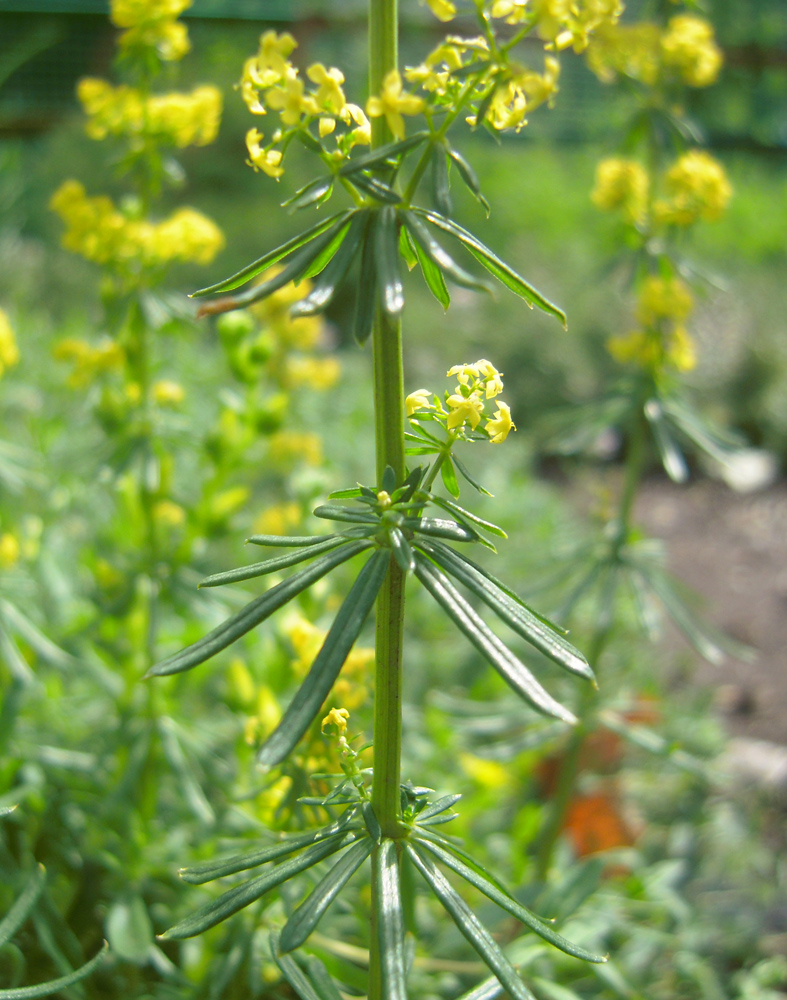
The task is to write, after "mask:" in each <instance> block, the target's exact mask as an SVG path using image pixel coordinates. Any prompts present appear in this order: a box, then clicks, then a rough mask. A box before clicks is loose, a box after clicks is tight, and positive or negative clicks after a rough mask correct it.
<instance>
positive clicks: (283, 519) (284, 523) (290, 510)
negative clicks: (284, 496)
mask: <svg viewBox="0 0 787 1000" xmlns="http://www.w3.org/2000/svg"><path fill="white" fill-rule="evenodd" d="M300 523H301V508H300V507H299V505H298V504H297V503H282V504H276V505H275V506H273V507H269V508H268V509H267V510H265V511H263V512H262V514H260V515H259V517H258V518H256V520H255V521H254V530H255V532H258V533H259V534H260V535H286V534H287V533H288V532H289V531H290V530H291V529H292V528H296V527H297V526H298V525H299V524H300Z"/></svg>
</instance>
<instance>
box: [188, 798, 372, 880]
mask: <svg viewBox="0 0 787 1000" xmlns="http://www.w3.org/2000/svg"><path fill="white" fill-rule="evenodd" d="M353 816H355V810H354V809H348V810H347V812H346V813H344V815H343V816H341V817H340V818H339V819H337V820H336V822H335V823H331V824H330V826H324V827H322V828H321V829H319V830H310V831H308V832H306V833H300V834H296V835H295V836H292V837H287V838H285V839H284V840H281V841H279V842H278V843H277V844H269V845H268V846H267V847H259V848H257V850H255V851H249V852H248V853H246V854H235V855H233V856H232V857H230V858H223V859H221V860H218V861H214V860H211V861H203V862H201V863H200V864H198V865H191V866H190V867H189V868H181V869H180V871H179V872H178V875H180V877H181V878H182V879H183V881H184V882H188V883H189V884H190V885H203V884H204V883H205V882H212V881H213V880H214V879H217V878H223V877H224V876H225V875H234V874H235V873H236V872H244V871H248V870H249V869H250V868H256V867H257V865H263V864H265V863H266V862H267V861H276V860H277V859H278V858H284V857H286V856H287V855H288V854H294V853H295V851H299V850H300V849H301V848H302V847H309V846H310V845H311V844H317V843H319V842H320V841H323V840H327V839H328V838H329V837H334V836H335V835H336V834H337V833H341V832H343V831H345V832H346V831H347V830H349V829H353V827H350V826H349V825H348V824H349V823H350V821H351V820H352V818H353Z"/></svg>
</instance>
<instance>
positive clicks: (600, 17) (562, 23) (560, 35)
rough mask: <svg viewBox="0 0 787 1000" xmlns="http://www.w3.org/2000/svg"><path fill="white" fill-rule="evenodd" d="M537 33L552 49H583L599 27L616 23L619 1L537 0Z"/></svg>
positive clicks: (618, 14)
mask: <svg viewBox="0 0 787 1000" xmlns="http://www.w3.org/2000/svg"><path fill="white" fill-rule="evenodd" d="M536 9H537V17H538V32H539V34H540V35H541V37H542V38H545V39H547V40H548V41H549V42H550V43H551V45H552V46H554V48H555V49H566V48H568V47H569V46H571V47H573V49H574V51H575V52H582V51H584V49H586V48H587V46H588V43H589V41H590V36H591V35H592V34H593V33H594V32H596V31H598V30H599V29H600V28H604V27H607V26H609V25H614V24H617V21H618V18H619V17H620V15H621V14H622V13H623V4H622V3H621V2H620V0H538V2H537V3H536Z"/></svg>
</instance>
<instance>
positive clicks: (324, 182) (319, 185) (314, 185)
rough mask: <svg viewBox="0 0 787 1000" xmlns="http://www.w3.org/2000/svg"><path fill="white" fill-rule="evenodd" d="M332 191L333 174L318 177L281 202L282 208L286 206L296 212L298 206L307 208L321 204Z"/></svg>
mask: <svg viewBox="0 0 787 1000" xmlns="http://www.w3.org/2000/svg"><path fill="white" fill-rule="evenodd" d="M332 192H333V175H332V174H331V175H330V176H328V177H318V178H317V180H315V181H311V182H310V183H309V184H305V185H304V186H303V187H302V188H301V189H300V190H299V191H296V192H295V194H294V195H292V197H290V198H288V199H287V200H286V201H283V202H282V203H281V207H282V208H288V209H289V210H290V212H296V211H297V210H298V209H299V208H308V207H309V205H315V204H316V205H322V203H323V202H324V201H327V200H328V199H329V198H330V196H331V194H332Z"/></svg>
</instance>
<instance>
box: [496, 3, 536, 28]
mask: <svg viewBox="0 0 787 1000" xmlns="http://www.w3.org/2000/svg"><path fill="white" fill-rule="evenodd" d="M529 2H530V0H495V2H494V3H493V4H492V17H500V18H505V22H506V24H521V23H522V21H524V19H525V14H527V7H528V4H529Z"/></svg>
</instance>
